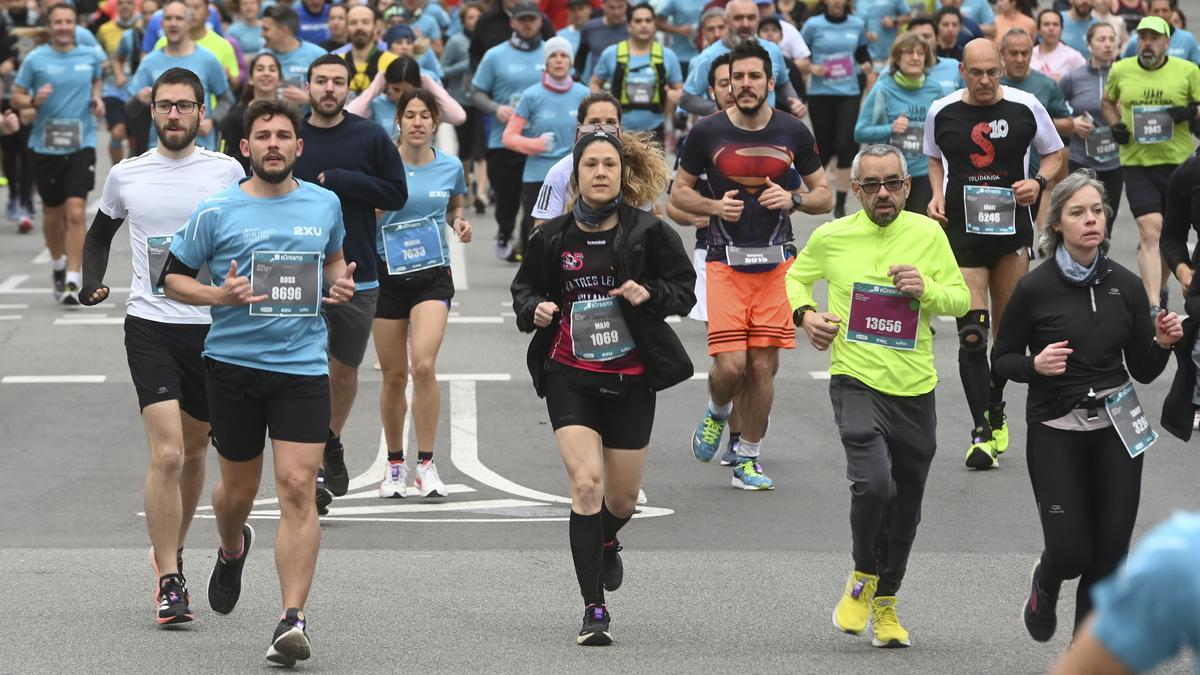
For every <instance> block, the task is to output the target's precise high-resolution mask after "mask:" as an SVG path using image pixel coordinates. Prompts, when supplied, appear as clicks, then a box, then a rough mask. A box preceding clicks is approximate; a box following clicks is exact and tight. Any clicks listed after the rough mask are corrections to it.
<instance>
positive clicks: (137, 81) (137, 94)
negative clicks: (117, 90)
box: [128, 0, 234, 150]
mask: <svg viewBox="0 0 1200 675" xmlns="http://www.w3.org/2000/svg"><path fill="white" fill-rule="evenodd" d="M191 15H192V10H191V9H189V8H188V6H187V4H186V3H185V2H184V1H183V0H168V2H167V3H166V4H165V5H163V8H162V17H163V19H162V28H163V35H164V36H165V37H166V39H167V43H166V44H165V45H163V47H162V49H156V50H154V51H153V52H150V53H148V54H146V55H145V56H144V57H142V61H141V63H139V64H138V68H137V72H135V73H134V74H133V77H131V78H130V79H129V87H128V88H129V93H130V95H131V98H130V99H129V103H128V106H130V107H131V108H133V110H131V114H132V113H134V112H140V111H141V110H142V108H140V107H139V106H143V105H150V103H151V98H150V95H151V85H152V84H154V82H155V81H156V80H158V78H159V77H160V76H162V74H163V73H165V72H167V71H168V70H170V69H171V68H186V69H187V70H190V71H192V72H193V73H195V74H196V77H198V78H199V79H200V82H201V84H203V85H204V95H205V98H204V101H203V102H204V103H205V104H206V105H205V113H206V114H205V115H204V118H203V119H202V120H201V122H200V128H199V130H198V131H197V133H196V145H198V146H200V147H202V148H204V149H205V150H215V149H216V148H217V134H216V129H217V127H218V126H220V124H221V120H222V119H224V118H225V115H226V114H227V113H228V112H229V111H230V110H232V109H233V105H234V101H233V94H232V93H230V91H229V81H228V80H227V79H226V78H225V69H224V68H223V67H222V66H221V62H220V61H218V60H217V57H215V56H213V55H212V52H209V51H208V50H206V49H203V48H202V47H200V46H199V45H197V44H196V41H195V40H193V39H192V37H191V34H190V33H189V26H190V24H191ZM214 97H215V99H216V108H215V109H214V108H210V107H209V106H208V105H207V104H210V103H212V101H213V99H214ZM157 142H158V141H157V136H156V135H155V132H154V130H151V133H150V143H149V147H154V145H155V143H157Z"/></svg>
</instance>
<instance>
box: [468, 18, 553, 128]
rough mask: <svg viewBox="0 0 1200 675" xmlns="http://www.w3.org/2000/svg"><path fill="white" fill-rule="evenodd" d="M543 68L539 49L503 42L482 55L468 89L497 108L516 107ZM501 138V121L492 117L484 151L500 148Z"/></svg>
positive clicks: (502, 124) (536, 81)
mask: <svg viewBox="0 0 1200 675" xmlns="http://www.w3.org/2000/svg"><path fill="white" fill-rule="evenodd" d="M545 69H546V65H545V56H544V55H543V54H542V50H541V49H532V50H530V51H523V50H520V49H517V48H516V47H513V46H512V44H511V43H509V42H503V43H501V44H498V45H496V46H495V47H492V48H491V49H489V50H488V51H487V53H486V54H484V55H483V60H482V61H480V62H479V67H478V68H476V69H475V77H474V79H472V80H471V86H473V87H475V88H476V89H478V90H479V91H482V92H483V93H485V94H487V95H488V96H489V97H490V98H491V99H492V100H493V101H495V102H496V103H497V104H499V105H507V106H512V107H513V108H516V107H517V103H518V102H519V101H520V100H521V93H522V92H524V91H525V90H526V89H528V88H529V85H532V84H537V83H538V82H541V81H542V71H543V70H545ZM573 134H574V132H572V138H574V135H573ZM503 136H504V122H501V121H500V120H499V119H496V118H495V117H494V116H493V118H492V128H491V130H490V131H488V149H489V150H492V149H495V148H503V147H504V141H503V140H502V138H503Z"/></svg>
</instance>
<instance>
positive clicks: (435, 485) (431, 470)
mask: <svg viewBox="0 0 1200 675" xmlns="http://www.w3.org/2000/svg"><path fill="white" fill-rule="evenodd" d="M416 485H417V492H420V493H421V496H422V497H445V496H446V484H445V483H443V482H442V479H441V477H439V476H438V470H437V465H435V464H434V463H433V462H418V463H417V480H416Z"/></svg>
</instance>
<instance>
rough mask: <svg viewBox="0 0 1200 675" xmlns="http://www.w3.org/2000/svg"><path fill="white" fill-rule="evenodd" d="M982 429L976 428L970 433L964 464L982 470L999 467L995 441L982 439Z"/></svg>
mask: <svg viewBox="0 0 1200 675" xmlns="http://www.w3.org/2000/svg"><path fill="white" fill-rule="evenodd" d="M983 435H984V430H983V429H980V428H976V429H975V431H973V432H972V433H971V445H970V447H968V448H967V459H966V465H967V468H968V469H975V470H976V471H982V470H985V469H998V468H1000V460H999V459H998V458H997V455H998V454H999V453H997V451H996V441H995V439H992V438H989V439H986V440H985V439H984V438H983Z"/></svg>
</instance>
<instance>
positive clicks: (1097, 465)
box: [1026, 422, 1143, 631]
mask: <svg viewBox="0 0 1200 675" xmlns="http://www.w3.org/2000/svg"><path fill="white" fill-rule="evenodd" d="M1028 441H1029V442H1028V445H1027V447H1028V450H1027V453H1026V454H1027V457H1028V463H1029V479H1030V481H1031V482H1032V483H1033V494H1034V496H1035V497H1037V506H1038V515H1039V517H1040V518H1041V521H1042V535H1043V537H1044V539H1045V549H1044V550H1043V551H1042V570H1041V577H1040V582H1041V586H1042V590H1044V591H1046V592H1048V593H1052V594H1053V593H1056V592H1057V591H1058V587H1059V585H1061V584H1062V582H1063V581H1064V580H1066V579H1074V578H1075V577H1080V579H1079V589H1078V591H1076V593H1075V630H1076V631H1078V630H1079V628H1080V626H1082V625H1083V620H1084V619H1085V618H1086V617H1087V615H1088V612H1090V611H1091V609H1092V599H1091V594H1090V592H1091V589H1092V586H1093V585H1094V584H1095V583H1096V582H1098V581H1100V580H1101V579H1103V578H1104V577H1106V576H1108V575H1109V574H1111V573H1112V572H1113V571H1114V570H1116V569H1117V565H1118V564H1119V563H1120V562H1121V559H1122V558H1124V557H1125V554H1126V553H1127V552H1128V551H1129V540H1130V538H1131V537H1132V536H1133V525H1134V523H1135V522H1136V521H1137V512H1138V502H1139V501H1140V499H1141V490H1142V457H1143V455H1139V456H1138V457H1136V458H1130V457H1129V453H1128V452H1126V450H1125V446H1124V445H1123V444H1122V443H1121V439H1120V437H1119V436H1117V431H1116V429H1113V428H1108V429H1099V430H1096V431H1063V430H1061V429H1052V428H1050V427H1048V426H1046V425H1044V424H1042V423H1040V422H1037V423H1032V424H1030V425H1029V436H1028Z"/></svg>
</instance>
